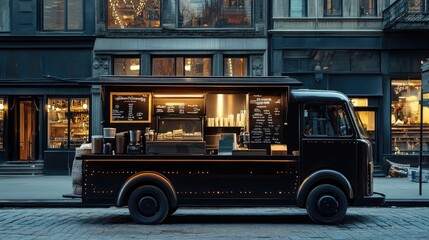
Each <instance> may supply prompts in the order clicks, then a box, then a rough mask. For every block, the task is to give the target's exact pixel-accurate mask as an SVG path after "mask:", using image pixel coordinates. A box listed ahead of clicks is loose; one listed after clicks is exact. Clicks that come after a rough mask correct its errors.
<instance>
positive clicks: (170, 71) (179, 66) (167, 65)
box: [152, 57, 212, 77]
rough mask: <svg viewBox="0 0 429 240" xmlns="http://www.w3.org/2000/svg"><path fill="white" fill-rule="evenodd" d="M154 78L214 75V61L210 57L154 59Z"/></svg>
mask: <svg viewBox="0 0 429 240" xmlns="http://www.w3.org/2000/svg"><path fill="white" fill-rule="evenodd" d="M152 75H153V76H195V77H206V76H211V75H212V60H211V58H208V57H154V58H152Z"/></svg>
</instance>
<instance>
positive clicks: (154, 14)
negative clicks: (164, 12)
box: [107, 0, 161, 28]
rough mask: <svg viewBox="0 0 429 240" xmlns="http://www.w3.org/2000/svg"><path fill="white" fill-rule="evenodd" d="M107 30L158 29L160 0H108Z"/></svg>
mask: <svg viewBox="0 0 429 240" xmlns="http://www.w3.org/2000/svg"><path fill="white" fill-rule="evenodd" d="M107 6H108V24H107V25H108V28H158V27H160V24H161V21H160V19H161V15H160V9H161V1H160V0H108V1H107Z"/></svg>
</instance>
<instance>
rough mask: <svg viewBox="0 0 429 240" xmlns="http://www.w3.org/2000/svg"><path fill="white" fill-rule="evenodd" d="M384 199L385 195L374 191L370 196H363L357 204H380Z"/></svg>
mask: <svg viewBox="0 0 429 240" xmlns="http://www.w3.org/2000/svg"><path fill="white" fill-rule="evenodd" d="M385 201H386V195H384V194H382V193H378V192H374V193H373V194H372V195H371V196H364V197H363V199H362V202H360V204H359V205H361V206H380V205H383V204H384V202H385Z"/></svg>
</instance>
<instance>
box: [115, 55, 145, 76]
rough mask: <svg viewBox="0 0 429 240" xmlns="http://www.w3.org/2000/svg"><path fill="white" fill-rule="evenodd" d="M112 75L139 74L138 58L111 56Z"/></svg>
mask: <svg viewBox="0 0 429 240" xmlns="http://www.w3.org/2000/svg"><path fill="white" fill-rule="evenodd" d="M113 75H128V76H138V75H140V58H138V57H134V58H130V57H124V58H121V57H118V58H113Z"/></svg>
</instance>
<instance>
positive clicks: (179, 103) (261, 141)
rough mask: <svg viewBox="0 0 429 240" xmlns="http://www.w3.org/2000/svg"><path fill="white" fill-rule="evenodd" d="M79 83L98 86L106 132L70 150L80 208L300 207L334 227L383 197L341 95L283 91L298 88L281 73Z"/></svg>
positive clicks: (165, 211) (146, 217) (141, 214)
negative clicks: (353, 209) (78, 169)
mask: <svg viewBox="0 0 429 240" xmlns="http://www.w3.org/2000/svg"><path fill="white" fill-rule="evenodd" d="M86 84H98V85H100V86H101V88H102V96H104V97H103V99H102V102H103V103H102V104H103V109H104V110H105V111H104V112H103V118H104V121H105V123H104V127H105V128H104V129H103V139H101V141H102V142H103V145H102V146H101V145H100V141H98V143H96V144H94V142H93V143H92V147H93V149H92V154H86V155H82V156H80V157H77V159H78V160H81V161H82V195H81V198H82V202H83V204H86V205H96V206H117V207H121V206H128V208H129V212H130V214H131V216H132V217H133V219H134V220H135V221H136V222H138V223H142V224H157V223H161V222H162V221H163V220H164V219H165V218H166V217H167V216H169V215H171V214H173V213H174V212H175V211H176V210H177V208H179V207H206V206H207V207H244V206H298V207H300V208H306V210H307V212H308V215H309V216H310V218H311V219H312V220H313V221H315V222H317V223H322V224H336V223H338V222H340V221H341V220H342V219H343V217H344V216H345V214H346V211H347V207H348V206H359V205H361V206H362V205H380V204H382V203H383V202H384V199H385V198H384V195H383V194H379V193H374V192H373V180H372V179H373V159H372V149H371V144H370V142H369V140H368V136H367V134H366V132H365V130H364V129H363V127H362V124H361V122H360V120H359V117H358V115H357V114H356V113H355V111H354V110H353V106H352V104H351V102H350V100H349V99H348V98H347V97H346V96H345V95H344V94H342V93H339V92H335V91H322V90H291V86H298V85H300V84H301V83H300V82H299V81H297V80H295V79H291V78H288V77H207V78H206V77H195V78H180V77H162V78H156V77H124V76H120V77H118V76H105V77H100V78H98V79H97V80H92V82H90V81H86ZM112 130H113V134H112ZM115 132H116V135H115ZM119 132H122V133H123V135H119V134H118V133H119ZM119 137H121V139H118V138H119ZM115 138H116V139H115ZM118 140H120V141H118Z"/></svg>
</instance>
